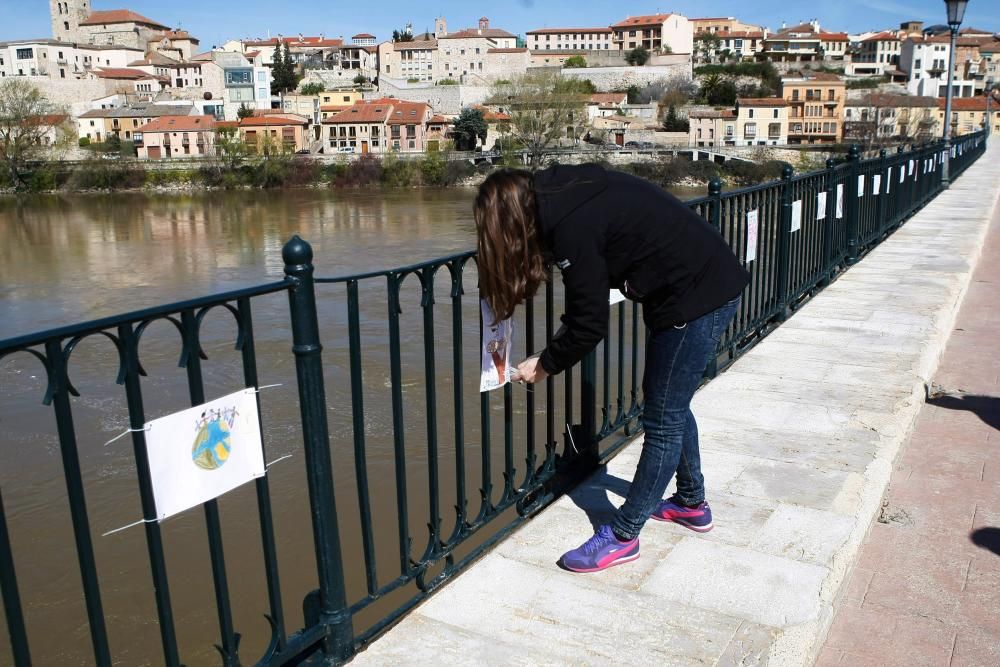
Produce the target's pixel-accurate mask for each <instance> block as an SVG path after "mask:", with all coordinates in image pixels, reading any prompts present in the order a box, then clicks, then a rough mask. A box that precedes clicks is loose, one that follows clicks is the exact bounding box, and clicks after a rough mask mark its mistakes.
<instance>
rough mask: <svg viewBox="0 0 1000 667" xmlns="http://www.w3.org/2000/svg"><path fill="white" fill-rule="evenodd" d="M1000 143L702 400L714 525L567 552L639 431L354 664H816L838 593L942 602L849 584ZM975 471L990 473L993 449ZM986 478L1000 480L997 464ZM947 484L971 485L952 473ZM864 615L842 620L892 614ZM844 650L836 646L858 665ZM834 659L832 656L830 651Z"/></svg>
mask: <svg viewBox="0 0 1000 667" xmlns="http://www.w3.org/2000/svg"><path fill="white" fill-rule="evenodd" d="M998 157H1000V149H998V148H997V147H992V148H990V149H989V151H988V152H987V154H986V155H985V156H983V157H982V158H981V159H980V160H979V161H978V162H977V163H976V164H975V165H973V166H972V167H971V168H970V169H969V170H968V171H967V172H966V173H965V174H964V175H963V176H962V177H961V178H960V179H959V180H958V181H957V182H956V183H955V184H953V186H952V188H951V189H950V190H948V191H947V192H945V193H943V194H942V195H940V196H939V197H938V198H937V199H935V200H934V202H932V203H931V204H930V205H928V206H927V207H925V208H924V210H922V211H921V212H920V213H919V214H917V215H916V216H914V217H913V218H912V219H911V220H909V221H908V222H907V223H906V225H905V226H904V227H903V228H902V229H900V230H899V231H897V232H896V233H895V234H894V235H893V236H892V238H891V239H889V240H888V241H886V242H885V243H883V244H882V245H881V246H880V247H879V248H877V249H875V250H874V251H873V252H872V253H871V254H870V255H869V256H868V257H866V258H865V259H864V260H863V261H862V262H861V263H860V264H859V265H857V266H855V267H853V268H852V269H851V270H850V271H848V272H847V273H846V274H845V275H843V276H842V277H841V278H839V279H838V280H837V281H836V282H835V283H834V284H833V285H831V286H830V287H828V288H827V289H826V290H824V291H823V292H822V293H820V294H819V295H817V296H816V297H815V298H814V299H812V300H811V301H810V302H809V303H807V304H806V305H805V306H804V307H803V308H801V310H800V311H799V312H797V313H796V314H795V315H794V316H793V317H792V318H791V320H789V321H788V322H787V323H785V324H783V325H782V326H781V327H779V328H778V329H777V330H776V331H775V332H774V333H772V335H770V336H769V337H768V338H766V339H765V340H764V341H762V342H761V343H760V344H759V345H757V346H756V347H755V348H754V349H753V350H751V351H750V352H749V353H748V354H747V355H746V356H745V357H744V358H743V359H741V360H740V361H738V362H737V363H736V364H734V366H733V367H732V368H731V369H730V370H729V371H727V372H726V373H724V374H723V375H721V376H720V377H719V378H717V379H716V380H714V381H713V382H711V383H710V384H709V385H708V386H707V387H705V388H704V389H703V390H702V391H700V392H699V393H698V394H697V396H696V397H695V401H694V406H693V407H694V411H695V414H696V415H698V419H699V426H700V430H701V438H702V449H703V465H704V470H705V477H706V482H707V486H708V490H709V497H710V500H711V501H712V505H713V511H714V515H715V529H714V530H713V531H712V532H710V533H707V534H704V535H697V534H694V533H691V532H690V531H687V530H685V529H684V528H682V527H680V526H677V525H673V524H660V523H656V522H650V524H649V525H647V527H646V529H645V530H644V531H643V534H642V536H641V543H642V557H641V558H640V559H639V560H637V561H635V562H633V563H629V564H627V565H623V566H620V567H616V568H611V569H610V570H607V571H605V572H600V573H596V574H590V575H578V574H572V573H569V572H564V571H562V570H560V569H559V568H558V567H557V566H556V560H557V559H558V558H559V556H560V554H562V553H563V552H564V551H566V550H567V549H570V548H572V547H575V546H577V545H578V544H579V543H581V542H582V541H583V540H584V539H586V538H587V537H588V536H589V535H590V534H591V532H592V530H593V526H594V524H598V523H601V522H602V521H603V520H605V519H606V517H607V516H609V515H610V513H611V512H612V511H613V510H614V508H615V507H617V506H619V505H620V504H621V502H623V496H624V494H625V493H626V492H627V489H628V482H629V480H630V479H631V478H632V475H633V473H634V471H635V465H636V463H637V461H638V457H639V452H640V448H641V444H640V443H638V442H637V443H633V444H631V445H630V446H629V447H628V448H626V449H625V451H623V452H622V453H621V454H620V455H619V456H617V457H616V458H615V459H613V460H612V461H611V462H609V464H608V465H607V466H606V467H605V468H603V469H602V470H600V471H598V472H597V473H596V474H595V475H594V476H593V477H592V478H591V479H590V480H588V481H587V482H586V483H584V484H583V485H581V487H580V488H578V489H576V490H575V491H574V492H573V493H571V494H569V495H568V496H567V497H564V498H561V499H560V500H559V501H557V502H556V503H554V504H553V506H552V507H550V508H548V509H546V510H545V511H543V512H542V513H541V514H540V515H539V516H537V517H536V518H534V519H533V520H532V521H531V522H529V523H528V524H527V525H526V526H524V527H523V528H522V529H520V530H519V531H517V532H516V533H515V534H514V535H512V536H511V537H509V538H508V539H507V540H505V541H504V542H503V543H502V544H501V545H499V546H498V547H497V548H496V549H495V550H493V551H492V552H491V553H490V554H488V555H487V556H485V557H484V558H483V559H482V560H481V561H480V562H479V563H477V564H476V565H474V566H473V567H471V568H470V569H469V570H468V571H466V572H465V573H464V574H462V575H461V576H459V577H458V578H457V579H456V580H455V581H454V582H452V583H451V584H449V585H448V586H446V587H444V589H443V590H441V591H439V592H438V593H436V594H435V595H434V596H432V597H431V599H430V600H428V601H427V602H425V603H424V604H422V605H421V606H420V607H418V608H417V609H416V610H415V611H414V612H412V613H411V614H410V615H409V616H408V617H406V618H405V619H404V620H403V621H401V622H400V623H399V624H398V625H397V626H396V627H394V628H393V629H391V630H390V631H389V632H388V633H386V634H385V635H384V636H383V637H382V638H381V639H379V640H378V641H376V642H374V643H373V644H372V645H371V646H370V647H369V648H368V649H367V650H365V651H364V652H362V653H361V654H359V655H358V656H357V658H355V661H354V662H355V664H359V665H369V664H370V665H385V664H410V665H413V664H441V663H445V664H463V665H465V664H528V665H533V664H620V663H639V664H662V665H694V664H709V665H753V664H773V665H796V666H799V665H805V664H810V663H811V662H812V661H813V660H814V659H815V657H816V656H817V654H818V652H819V649H820V648H821V646H822V642H823V640H824V639H825V637H826V632H827V629H828V628H829V625H830V622H831V618H832V615H833V605H834V602H835V601H836V600H837V599H838V597H844V598H845V599H857V598H858V597H859V596H861V597H863V596H865V595H866V594H867V595H876V596H879V595H882V597H876V598H873V599H883V600H888V599H890V598H891V595H894V594H896V593H899V592H900V591H902V593H899V594H900V595H902V594H903V593H905V594H906V595H910V596H911V597H912V600H917V599H918V598H919V596H920V595H923V594H926V595H927V596H932V593H933V589H931V588H928V587H926V586H924V587H921V586H920V585H913V586H910V587H909V588H906V586H908V583H907V581H908V580H907V579H905V578H901V577H897V578H895V579H894V578H893V577H891V576H890V577H886V576H883V575H882V574H880V571H879V570H878V567H880V566H878V565H876V564H875V563H874V562H873V563H868V564H867V566H866V567H865V568H858V569H857V570H856V572H857V573H858V574H857V575H856V576H858V577H860V580H859V581H857V582H855V581H853V580H852V581H851V584H850V586H847V585H845V582H846V579H847V575H848V574H850V572H851V570H852V569H854V564H855V561H856V560H857V556H858V551H859V547H860V545H861V543H862V541H863V540H864V538H865V536H866V535H867V534H868V532H869V529H870V528H871V526H872V524H873V521H874V519H875V517H876V515H877V514H878V512H879V510H880V508H881V500H882V497H883V493H884V492H885V488H886V485H887V483H888V481H889V476H890V473H891V472H892V469H893V463H894V462H895V461H896V455H897V451H898V449H899V447H900V444H901V443H902V442H903V440H904V438H905V436H906V434H907V433H908V432H909V430H910V428H911V426H912V425H913V422H914V417H915V415H916V413H917V411H918V409H919V407H920V404H921V402H922V398H923V391H924V389H923V386H924V383H925V382H926V381H928V379H929V378H930V377H931V373H932V372H933V371H934V368H935V367H936V365H937V362H938V358H939V356H940V353H941V350H942V347H943V344H944V341H945V340H946V339H947V336H948V333H949V332H950V331H951V329H952V328H953V327H952V324H953V322H954V319H955V315H956V312H957V309H958V305H959V303H960V302H961V299H962V297H963V295H964V294H965V292H966V290H967V287H968V284H969V281H970V276H971V272H972V269H973V267H974V266H975V265H976V261H977V259H978V257H979V254H980V249H981V247H982V242H983V238H984V235H985V232H986V229H987V227H988V222H989V220H990V217H991V216H992V214H993V211H994V209H995V206H996V202H997V198H998V196H1000V160H998ZM998 264H1000V262H998ZM984 321H988V320H984ZM974 362H975V359H974V358H969V359H966V360H965V361H964V362H963V363H968V364H971V363H974ZM918 426H919V422H918ZM973 451H974V450H973ZM949 460H950V463H948V464H947V465H948V466H951V467H952V468H954V469H956V470H961V471H963V473H962V474H964V475H966V476H968V475H971V474H973V471H974V470H975V465H977V463H973V462H970V461H969V460H968V457H963V455H962V454H961V453H956V454H955V455H954V457H952V459H949ZM978 465H979V468H978V469H979V471H980V477H981V480H982V478H984V477H985V475H986V474H987V467H986V463H985V462H983V461H978ZM909 466H910V469H911V470H914V471H917V470H920V469H921V468H920V466H919V465H918V464H917V462H915V461H914V462H910V463H909ZM939 470H944V468H939ZM988 474H989V475H991V476H992V477H996V476H1000V469H998V468H996V467H990V468H989V472H988ZM961 481H962V482H963V483H966V484H968V483H969V480H967V479H965V478H962V480H961ZM939 483H940V484H944V482H939ZM979 483H980V484H985V482H983V481H980V482H979ZM925 488H926V487H925ZM913 492H914V493H916V490H914V491H913ZM940 493H941V494H942V496H943V497H948V494H949V493H954V494H957V495H961V491H960V490H959V489H957V488H951V487H945V486H942V488H941V489H940ZM935 497H938V496H935ZM959 505H961V506H960V507H959ZM921 507H923V506H921ZM947 507H948V509H949V510H952V511H958V510H961V511H963V512H967V513H968V516H967V517H966V518H967V519H968V521H969V522H970V524H972V523H974V522H976V521H980V522H987V523H989V525H998V524H997V523H996V522H997V521H1000V515H998V514H1000V504H996V505H991V506H990V507H992V509H991V510H990V512H991V513H990V514H988V515H987V514H986V513H984V514H983V515H982V516H980V515H979V514H977V513H976V511H975V507H970V506H968V503H966V504H964V505H962V504H961V503H959V504H952V505H947ZM941 511H945V510H941ZM963 516H964V515H963ZM990 522H992V523H990ZM875 526H876V528H878V527H880V526H882V524H877V523H876V524H875ZM874 557H875V556H873V558H874ZM962 558H965V557H964V556H963V557H956V558H952V559H950V560H948V563H949V566H953V567H952V569H950V570H948V571H947V573H946V574H942V575H941V579H940V582H939V584H940V585H941V586H955V585H960V584H959V583H958V579H959V578H960V575H961V576H963V577H967V578H968V581H970V582H972V584H973V585H974V590H975V591H976V595H978V596H979V597H978V598H976V600H978V601H979V602H990V601H991V600H992V599H994V598H995V596H996V591H997V590H1000V586H998V585H997V584H1000V581H997V577H996V575H995V572H993V573H991V572H990V571H989V570H988V569H986V568H979V567H977V568H975V569H973V568H971V567H970V568H969V570H968V572H959V570H960V569H961V565H962V564H963V560H962ZM969 560H971V558H966V560H965V561H964V562H966V563H968V561H969ZM900 567H901V566H900ZM862 584H863V585H862ZM991 586H992V588H991ZM893 587H895V588H893ZM883 588H884V589H885V593H884V595H883V594H882V593H880V591H882V590H883ZM851 596H853V597H851ZM991 596H993V597H991ZM866 599H867V598H866ZM970 599H971V598H970ZM912 600H911V601H912ZM924 602H925V604H928V605H929V604H931V603H932V599H927V600H924ZM956 604H957V605H958V606H956V608H955V609H956V610H957V611H956V612H955V613H958V611H960V610H961V605H960V604H959V603H956ZM855 611H858V612H859V613H860V612H865V613H867V610H864V609H859V610H855ZM970 613H971V612H970ZM863 616H864V614H861V616H858V617H857V618H849V619H847V621H845V622H846V623H848V624H850V623H855V626H856V627H863V626H864V625H865V624H866V622H874V621H875V620H876V619H875V618H874V617H863ZM983 622H984V623H985V622H986V621H983ZM875 625H876V626H877V630H876V632H875V634H874V635H872V636H870V637H869V639H867V640H866V641H871V643H872V645H873V646H874V645H877V643H878V636H876V635H878V633H882V634H883V635H885V637H889V636H891V635H892V634H893V633H896V636H898V637H909V638H911V639H912V646H914V647H915V648H914V650H913V651H914V653H917V652H918V649H920V650H925V651H926V652H927V655H931V654H934V655H936V653H934V652H935V651H937V652H938V653H940V652H942V651H944V650H945V647H944V646H943V644H942V642H941V641H939V638H938V637H937V636H934V637H925V636H924V634H922V630H926V628H922V627H921V626H920V625H919V623H916V622H914V623H912V624H905V623H893V625H892V627H891V628H890V629H888V630H887V629H885V628H883V627H881V626H878V624H877V623H876V624H875ZM845 627H848V629H847V630H845V632H847V633H850V632H851V630H850V627H852V626H849V625H848V626H845ZM832 636H833V635H831V637H832ZM984 647H986V648H984ZM837 650H839V651H840V653H837V654H836V655H835V657H836V659H837V660H838V661H839V660H841V659H844V660H847V657H846V656H847V654H846V652H844V651H843V650H842V649H837ZM947 650H948V651H949V652H950V653H949V655H953V656H956V657H957V658H960V657H961V656H975V655H983V653H982V651H984V650H989V644H988V642H986V640H985V639H984V637H983V636H982V635H981V634H976V633H972V632H970V633H967V634H965V635H962V636H961V641H960V642H955V643H954V646H948V647H947ZM859 655H860V654H859ZM829 659H831V657H830V655H829V654H828V653H825V652H824V653H823V654H822V656H821V660H829ZM845 664H850V661H849V660H848V662H845ZM854 664H863V663H854ZM911 664H920V663H911ZM965 664H971V663H965ZM994 664H996V661H994Z"/></svg>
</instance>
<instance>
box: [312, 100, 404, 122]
mask: <svg viewBox="0 0 1000 667" xmlns="http://www.w3.org/2000/svg"><path fill="white" fill-rule="evenodd" d="M391 111H392V101H391V100H365V101H361V102H355V103H354V104H352V105H351V106H349V107H348V108H346V109H344V110H343V111H341V112H340V113H338V114H337V115H335V116H330V117H329V118H324V119H323V123H324V124H327V125H335V124H339V123H384V122H386V121H387V120H388V119H389V113H390V112H391Z"/></svg>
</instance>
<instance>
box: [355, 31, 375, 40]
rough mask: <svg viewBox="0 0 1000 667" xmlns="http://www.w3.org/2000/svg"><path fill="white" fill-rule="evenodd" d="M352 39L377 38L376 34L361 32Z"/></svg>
mask: <svg viewBox="0 0 1000 667" xmlns="http://www.w3.org/2000/svg"><path fill="white" fill-rule="evenodd" d="M351 39H375V35H372V34H369V33H367V32H359V33H358V34H356V35H355V36H354V37H351Z"/></svg>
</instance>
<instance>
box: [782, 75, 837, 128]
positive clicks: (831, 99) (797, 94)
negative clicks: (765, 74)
mask: <svg viewBox="0 0 1000 667" xmlns="http://www.w3.org/2000/svg"><path fill="white" fill-rule="evenodd" d="M844 90H845V85H844V81H843V79H841V78H840V77H839V76H837V75H836V74H828V73H826V72H798V73H791V74H789V75H788V76H784V77H782V78H781V97H783V98H784V99H785V100H786V101H787V102H788V103H789V105H790V107H791V109H790V113H789V115H788V143H790V144H827V143H830V144H833V143H839V142H840V140H841V139H842V138H843V136H844V135H843V127H842V119H843V117H844Z"/></svg>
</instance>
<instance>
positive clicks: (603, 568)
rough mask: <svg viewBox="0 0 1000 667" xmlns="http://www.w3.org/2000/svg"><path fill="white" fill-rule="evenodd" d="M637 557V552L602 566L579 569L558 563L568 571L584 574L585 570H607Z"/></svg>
mask: <svg viewBox="0 0 1000 667" xmlns="http://www.w3.org/2000/svg"><path fill="white" fill-rule="evenodd" d="M637 558H639V554H636V555H634V556H629V557H627V558H622V559H621V560H616V561H615V562H613V563H609V564H607V565H605V566H604V567H591V568H580V569H578V568H575V567H570V566H569V565H566V563H560V564H561V565H562V566H563V567H564V568H566V569H567V570H568V571H570V572H578V573H580V574H584V573H587V572H601V571H602V570H607V569H608V568H611V567H614V566H615V565H621V564H622V563H631V562H632V561H634V560H636V559H637Z"/></svg>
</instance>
